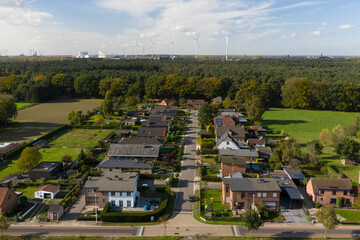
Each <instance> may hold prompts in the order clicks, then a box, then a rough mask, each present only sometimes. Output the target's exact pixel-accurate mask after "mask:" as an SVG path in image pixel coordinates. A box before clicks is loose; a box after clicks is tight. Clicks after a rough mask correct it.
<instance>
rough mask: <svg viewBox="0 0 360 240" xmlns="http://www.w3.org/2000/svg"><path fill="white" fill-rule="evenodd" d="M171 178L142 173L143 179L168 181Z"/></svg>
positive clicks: (163, 175)
mask: <svg viewBox="0 0 360 240" xmlns="http://www.w3.org/2000/svg"><path fill="white" fill-rule="evenodd" d="M168 177H170V175H168V174H147V173H140V178H143V179H167V178H168Z"/></svg>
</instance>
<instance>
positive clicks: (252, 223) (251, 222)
mask: <svg viewBox="0 0 360 240" xmlns="http://www.w3.org/2000/svg"><path fill="white" fill-rule="evenodd" d="M243 219H244V222H245V227H246V228H247V229H248V230H250V231H251V235H252V233H253V231H254V230H258V229H259V227H260V226H261V219H260V217H259V214H258V213H257V212H256V211H255V210H252V209H247V210H246V212H245V216H244V218H243Z"/></svg>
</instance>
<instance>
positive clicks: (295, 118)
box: [262, 108, 360, 182]
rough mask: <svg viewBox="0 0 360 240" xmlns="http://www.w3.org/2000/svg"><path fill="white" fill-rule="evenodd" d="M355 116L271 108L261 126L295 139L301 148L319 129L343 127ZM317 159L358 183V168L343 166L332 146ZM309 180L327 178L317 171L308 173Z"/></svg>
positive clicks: (346, 113) (327, 147)
mask: <svg viewBox="0 0 360 240" xmlns="http://www.w3.org/2000/svg"><path fill="white" fill-rule="evenodd" d="M355 116H356V113H349V112H334V111H310V110H294V109H280V108H271V109H270V110H269V111H266V112H265V113H264V115H263V119H264V120H263V122H262V124H263V126H265V127H266V128H268V129H270V130H272V131H274V132H281V131H283V132H284V134H286V135H289V136H290V137H292V138H295V139H296V140H297V141H298V142H299V143H300V144H301V145H302V147H304V146H305V143H307V142H310V141H312V140H316V139H318V137H319V134H320V132H321V130H322V129H324V128H327V129H329V131H331V130H332V128H333V127H335V126H336V125H338V124H340V126H341V127H345V126H346V125H349V124H351V123H352V122H353V120H354V119H355ZM320 159H321V160H322V161H324V162H326V163H327V164H328V165H330V166H333V167H335V169H336V170H337V172H339V171H342V172H343V173H344V174H345V175H346V176H347V177H348V178H350V179H351V180H352V181H354V182H357V181H358V172H359V171H360V166H356V167H345V166H343V165H342V164H341V162H340V156H338V155H337V154H336V153H335V151H334V146H333V145H328V146H326V147H324V149H323V154H321V155H320ZM307 174H308V175H309V177H329V176H327V175H323V174H321V173H320V172H309V173H307Z"/></svg>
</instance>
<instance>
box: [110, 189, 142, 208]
mask: <svg viewBox="0 0 360 240" xmlns="http://www.w3.org/2000/svg"><path fill="white" fill-rule="evenodd" d="M136 192H137V190H136V188H135V189H134V191H133V192H131V196H127V192H115V196H112V195H111V192H109V193H108V194H109V202H110V206H112V205H111V201H115V206H116V207H119V206H120V205H119V201H120V200H121V201H122V202H123V207H124V208H126V207H134V206H135V200H136ZM127 201H131V206H128V205H127Z"/></svg>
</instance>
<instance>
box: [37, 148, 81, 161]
mask: <svg viewBox="0 0 360 240" xmlns="http://www.w3.org/2000/svg"><path fill="white" fill-rule="evenodd" d="M80 151H81V148H57V147H52V148H42V149H40V152H41V153H42V155H43V159H42V161H52V162H53V161H55V162H61V161H62V157H63V156H65V155H69V156H71V157H72V160H73V161H74V160H75V159H76V158H77V157H78V155H79V153H80Z"/></svg>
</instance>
